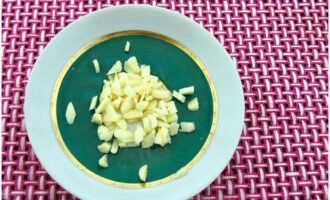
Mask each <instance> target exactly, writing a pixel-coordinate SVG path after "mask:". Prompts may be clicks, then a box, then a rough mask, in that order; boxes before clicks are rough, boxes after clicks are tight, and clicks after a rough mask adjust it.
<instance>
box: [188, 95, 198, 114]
mask: <svg viewBox="0 0 330 200" xmlns="http://www.w3.org/2000/svg"><path fill="white" fill-rule="evenodd" d="M198 109H199V103H198V98H197V97H195V98H193V99H192V100H191V101H189V103H188V110H190V111H197V110H198Z"/></svg>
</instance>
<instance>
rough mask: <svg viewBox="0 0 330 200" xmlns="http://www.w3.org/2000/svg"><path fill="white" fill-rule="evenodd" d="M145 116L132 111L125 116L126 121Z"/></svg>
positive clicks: (137, 111) (140, 112) (139, 112)
mask: <svg viewBox="0 0 330 200" xmlns="http://www.w3.org/2000/svg"><path fill="white" fill-rule="evenodd" d="M142 116H143V112H142V111H140V110H131V111H128V112H127V113H124V114H123V117H124V118H125V119H135V118H140V117H142Z"/></svg>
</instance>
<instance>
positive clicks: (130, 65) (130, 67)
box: [124, 56, 140, 74]
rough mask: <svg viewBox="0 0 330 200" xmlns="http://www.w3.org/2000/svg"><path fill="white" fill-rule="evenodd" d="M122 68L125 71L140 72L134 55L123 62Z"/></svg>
mask: <svg viewBox="0 0 330 200" xmlns="http://www.w3.org/2000/svg"><path fill="white" fill-rule="evenodd" d="M124 69H125V71H126V72H127V73H135V74H137V73H140V67H139V65H138V62H137V60H136V57H135V56H132V57H130V58H129V59H128V60H127V61H126V62H125V63H124Z"/></svg>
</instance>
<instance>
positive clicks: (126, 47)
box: [124, 41, 131, 52]
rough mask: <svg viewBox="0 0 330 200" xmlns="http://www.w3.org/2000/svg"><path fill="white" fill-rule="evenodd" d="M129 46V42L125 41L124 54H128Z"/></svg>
mask: <svg viewBox="0 0 330 200" xmlns="http://www.w3.org/2000/svg"><path fill="white" fill-rule="evenodd" d="M130 46H131V43H130V42H129V41H126V44H125V49H124V50H125V52H128V51H129V47H130Z"/></svg>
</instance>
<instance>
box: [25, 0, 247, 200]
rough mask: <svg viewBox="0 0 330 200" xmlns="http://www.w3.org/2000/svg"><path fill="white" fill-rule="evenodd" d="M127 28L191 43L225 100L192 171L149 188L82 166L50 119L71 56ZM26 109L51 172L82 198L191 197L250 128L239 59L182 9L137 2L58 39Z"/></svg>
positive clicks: (34, 80) (92, 17) (42, 60)
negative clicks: (114, 182)
mask: <svg viewBox="0 0 330 200" xmlns="http://www.w3.org/2000/svg"><path fill="white" fill-rule="evenodd" d="M126 30H144V31H150V32H155V33H159V34H162V35H165V36H167V37H169V38H172V39H174V40H176V41H178V42H179V43H181V44H183V45H184V46H185V47H187V48H188V49H190V50H191V51H192V52H193V53H194V54H195V55H196V56H197V57H198V58H199V59H200V60H201V61H202V63H203V64H204V65H205V66H206V68H207V70H208V71H209V73H210V74H211V78H212V80H213V82H214V85H215V86H216V93H217V97H218V102H217V103H218V106H219V117H218V122H217V128H216V133H215V135H214V138H213V139H212V141H211V143H210V145H209V146H208V148H207V150H206V151H205V153H204V154H203V156H202V157H201V158H200V160H199V161H198V162H197V163H196V164H195V165H193V167H192V168H191V169H190V170H189V172H188V174H187V175H186V176H184V177H182V178H180V179H175V180H173V181H170V182H168V183H165V184H161V185H158V186H155V187H148V188H143V189H125V188H119V187H114V186H111V185H107V184H105V183H102V182H99V181H97V180H95V179H93V178H91V177H90V176H88V175H87V174H85V173H84V172H82V171H81V170H79V169H78V168H77V167H76V166H74V164H73V163H72V162H71V161H70V160H69V158H68V157H67V156H66V154H65V153H64V152H63V150H62V149H61V147H60V145H59V143H58V141H57V139H56V137H55V134H54V131H53V128H52V123H51V119H50V107H51V105H50V102H51V95H52V91H53V87H54V83H55V81H56V78H57V76H58V74H59V73H60V71H61V69H62V68H63V66H64V65H65V64H66V63H67V61H68V60H69V59H70V58H71V57H72V56H73V55H74V54H75V53H76V52H77V51H78V50H79V49H80V48H81V47H82V46H84V45H85V44H87V43H89V42H90V41H92V40H94V39H95V38H98V37H100V36H103V35H107V34H110V33H114V32H119V31H126ZM24 110H25V121H26V126H27V130H28V135H29V139H30V142H31V144H32V147H33V149H34V151H35V153H36V155H37V157H38V159H39V160H40V162H41V163H42V165H43V166H44V168H45V169H46V171H47V172H48V173H49V174H50V175H51V176H52V177H53V178H54V179H55V180H56V181H57V182H58V183H59V184H60V185H61V186H63V187H64V188H65V189H66V190H68V191H69V192H71V193H72V194H74V195H75V196H77V197H80V198H82V199H93V200H95V199H109V198H115V199H187V198H189V197H191V196H193V195H195V194H197V193H198V192H200V191H201V190H203V189H204V188H205V187H207V186H208V185H209V184H210V183H211V182H212V181H213V180H214V179H215V178H216V177H217V176H218V175H219V174H220V173H221V172H222V170H223V169H224V168H225V167H226V165H227V163H228V162H229V160H230V158H231V156H232V155H233V153H234V151H235V149H236V146H237V143H238V141H239V138H240V135H241V131H242V127H243V114H244V98H243V90H242V85H241V82H240V79H239V76H238V73H237V70H236V66H235V64H234V63H233V61H232V60H231V58H230V56H229V55H228V53H227V52H226V50H225V49H224V48H223V47H222V46H221V44H220V43H219V42H218V41H217V40H216V39H215V38H214V37H213V36H212V35H211V34H210V33H209V32H208V31H206V30H205V29H204V28H202V27H201V26H200V25H198V24H197V23H195V22H194V21H192V20H191V19H189V18H187V17H184V16H183V15H180V14H178V13H176V12H172V11H169V10H166V9H161V8H156V7H151V6H136V5H134V6H133V5H130V6H117V7H111V8H106V9H103V10H100V11H97V12H93V13H91V14H89V15H87V16H84V17H81V18H80V19H78V20H77V21H75V22H73V23H72V24H70V25H69V26H68V27H66V28H65V29H64V30H63V31H61V32H60V33H59V34H58V35H57V36H56V37H55V38H54V39H52V41H51V42H50V43H49V44H48V45H47V47H46V48H45V49H44V51H43V52H42V54H41V56H40V57H39V58H38V60H37V62H36V63H35V66H34V68H33V71H32V73H31V75H30V77H29V83H28V85H27V88H26V99H25V104H24Z"/></svg>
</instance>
